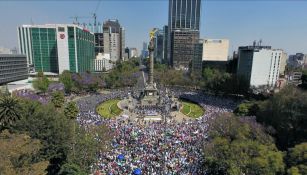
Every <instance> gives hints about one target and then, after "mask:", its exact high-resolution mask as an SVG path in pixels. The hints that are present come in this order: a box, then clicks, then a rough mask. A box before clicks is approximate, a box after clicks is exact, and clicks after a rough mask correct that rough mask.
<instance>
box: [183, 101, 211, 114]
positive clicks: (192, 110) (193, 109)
mask: <svg viewBox="0 0 307 175" xmlns="http://www.w3.org/2000/svg"><path fill="white" fill-rule="evenodd" d="M182 105H183V107H182V108H181V110H180V112H182V113H183V114H184V115H186V116H188V117H191V118H198V117H200V116H202V115H204V113H205V111H204V109H203V108H202V107H201V106H199V105H198V104H195V103H191V102H186V101H183V102H182Z"/></svg>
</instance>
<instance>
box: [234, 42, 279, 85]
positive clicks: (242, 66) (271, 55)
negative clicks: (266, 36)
mask: <svg viewBox="0 0 307 175" xmlns="http://www.w3.org/2000/svg"><path fill="white" fill-rule="evenodd" d="M238 54H239V55H238V56H239V59H238V68H237V74H238V75H241V76H244V77H245V78H246V79H247V80H248V81H249V83H250V86H251V87H253V88H260V87H268V88H273V87H275V85H276V82H277V80H278V79H279V71H280V64H281V58H282V56H283V51H282V50H278V49H271V47H270V46H246V47H239V51H238Z"/></svg>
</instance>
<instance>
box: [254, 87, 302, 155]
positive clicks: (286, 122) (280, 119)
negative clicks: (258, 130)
mask: <svg viewBox="0 0 307 175" xmlns="http://www.w3.org/2000/svg"><path fill="white" fill-rule="evenodd" d="M306 99H307V93H306V92H303V91H301V90H299V89H297V88H295V87H292V86H289V87H286V88H284V89H282V90H281V91H280V92H279V93H276V94H274V96H272V97H271V98H270V99H269V100H266V101H264V102H263V103H261V104H260V112H259V113H258V114H257V121H259V122H260V123H263V124H265V125H266V126H272V127H273V128H274V129H275V133H274V134H273V136H275V137H276V139H277V140H276V141H277V146H278V147H279V148H281V149H282V150H286V149H287V148H289V147H293V146H294V145H296V144H299V143H301V142H306V141H307V128H306V126H307V100H306Z"/></svg>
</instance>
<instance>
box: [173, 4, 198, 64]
mask: <svg viewBox="0 0 307 175" xmlns="http://www.w3.org/2000/svg"><path fill="white" fill-rule="evenodd" d="M200 11H201V0H169V16H168V41H167V60H168V63H169V64H170V65H171V66H173V67H175V68H177V69H187V68H189V63H190V62H191V61H192V60H193V52H194V51H193V50H194V44H197V42H198V40H199V26H200Z"/></svg>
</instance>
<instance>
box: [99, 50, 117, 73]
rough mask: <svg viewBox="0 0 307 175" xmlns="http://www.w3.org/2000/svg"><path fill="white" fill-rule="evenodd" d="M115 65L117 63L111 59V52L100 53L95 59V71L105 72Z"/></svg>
mask: <svg viewBox="0 0 307 175" xmlns="http://www.w3.org/2000/svg"><path fill="white" fill-rule="evenodd" d="M114 66H115V63H113V62H112V61H111V57H110V54H108V53H104V54H102V53H98V55H97V56H96V59H95V60H94V71H95V72H104V71H108V70H110V69H112V68H113V67H114Z"/></svg>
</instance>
